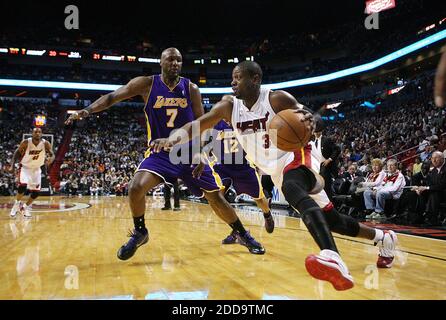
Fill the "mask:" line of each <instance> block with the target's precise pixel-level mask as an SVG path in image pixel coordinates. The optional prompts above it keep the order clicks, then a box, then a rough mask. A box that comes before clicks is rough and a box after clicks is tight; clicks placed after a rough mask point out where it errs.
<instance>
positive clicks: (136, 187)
mask: <svg viewBox="0 0 446 320" xmlns="http://www.w3.org/2000/svg"><path fill="white" fill-rule="evenodd" d="M143 195H144V185H143V184H142V183H140V182H139V181H132V182H131V183H130V186H129V196H130V197H132V196H143Z"/></svg>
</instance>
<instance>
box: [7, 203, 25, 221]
mask: <svg viewBox="0 0 446 320" xmlns="http://www.w3.org/2000/svg"><path fill="white" fill-rule="evenodd" d="M21 204H22V203H21V202H20V201H17V200H16V201H15V202H14V205H13V206H12V208H11V212H10V213H9V216H10V217H11V218H15V217H16V216H17V212H18V211H19V210H20V205H21Z"/></svg>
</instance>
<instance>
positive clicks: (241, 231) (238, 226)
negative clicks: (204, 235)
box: [229, 219, 246, 236]
mask: <svg viewBox="0 0 446 320" xmlns="http://www.w3.org/2000/svg"><path fill="white" fill-rule="evenodd" d="M229 226H230V227H231V228H232V229H233V230H234V231H237V232H238V233H239V234H240V235H241V236H243V235H244V234H245V233H246V230H245V228H244V227H243V225H242V222H241V221H240V219H237V220H236V221H235V222H234V223H230V224H229Z"/></svg>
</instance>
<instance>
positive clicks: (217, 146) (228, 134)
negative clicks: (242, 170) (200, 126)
mask: <svg viewBox="0 0 446 320" xmlns="http://www.w3.org/2000/svg"><path fill="white" fill-rule="evenodd" d="M214 130H215V134H214V138H213V142H212V143H213V148H212V153H213V155H214V156H215V157H216V158H217V162H218V163H220V164H223V165H240V164H247V163H248V161H247V160H246V158H245V156H246V153H245V152H244V151H243V148H242V147H241V146H240V145H239V143H238V140H237V138H236V137H235V134H234V129H233V128H232V126H231V125H229V124H228V123H227V122H226V121H224V120H222V121H220V122H219V123H217V125H216V126H215V127H214Z"/></svg>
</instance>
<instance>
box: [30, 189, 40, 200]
mask: <svg viewBox="0 0 446 320" xmlns="http://www.w3.org/2000/svg"><path fill="white" fill-rule="evenodd" d="M38 196H39V191H31V195H30V197H31V199H33V200H35V199H37V197H38Z"/></svg>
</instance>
